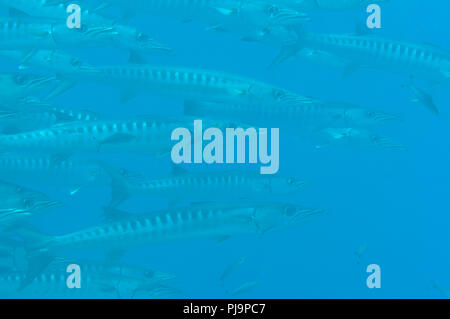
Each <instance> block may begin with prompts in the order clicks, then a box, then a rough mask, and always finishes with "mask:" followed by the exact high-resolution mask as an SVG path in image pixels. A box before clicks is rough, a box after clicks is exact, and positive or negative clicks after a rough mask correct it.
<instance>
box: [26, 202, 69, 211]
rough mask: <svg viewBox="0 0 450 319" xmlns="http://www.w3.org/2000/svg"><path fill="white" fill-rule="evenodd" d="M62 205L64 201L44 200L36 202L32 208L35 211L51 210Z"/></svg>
mask: <svg viewBox="0 0 450 319" xmlns="http://www.w3.org/2000/svg"><path fill="white" fill-rule="evenodd" d="M62 205H63V203H62V202H60V201H57V200H42V201H37V202H35V203H34V205H33V208H32V210H35V211H42V210H49V209H52V208H57V207H61V206H62Z"/></svg>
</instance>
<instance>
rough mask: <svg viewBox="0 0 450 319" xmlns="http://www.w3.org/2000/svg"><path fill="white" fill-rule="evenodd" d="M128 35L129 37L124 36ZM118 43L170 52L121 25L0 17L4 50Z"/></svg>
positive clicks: (133, 47) (127, 47)
mask: <svg viewBox="0 0 450 319" xmlns="http://www.w3.org/2000/svg"><path fill="white" fill-rule="evenodd" d="M124 38H126V39H127V40H124ZM105 46H108V47H118V48H125V49H129V50H137V51H139V52H158V53H159V52H170V50H169V49H167V47H166V46H164V45H161V44H159V43H158V42H156V41H155V40H153V39H152V38H150V37H149V36H148V35H146V34H143V33H140V32H137V31H135V30H129V29H126V27H125V26H120V25H106V26H89V25H87V24H84V25H82V27H81V28H80V29H69V28H67V25H66V23H65V22H33V21H12V20H4V19H3V20H0V49H1V50H30V51H32V50H37V49H47V50H48V49H65V48H79V47H105Z"/></svg>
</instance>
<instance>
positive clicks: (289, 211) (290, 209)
mask: <svg viewBox="0 0 450 319" xmlns="http://www.w3.org/2000/svg"><path fill="white" fill-rule="evenodd" d="M295 213H296V209H295V207H292V206H287V207H285V208H284V211H283V215H284V216H294V215H295Z"/></svg>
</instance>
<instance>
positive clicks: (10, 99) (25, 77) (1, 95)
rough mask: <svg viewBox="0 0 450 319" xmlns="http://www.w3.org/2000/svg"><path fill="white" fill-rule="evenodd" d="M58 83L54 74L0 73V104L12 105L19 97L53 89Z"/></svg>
mask: <svg viewBox="0 0 450 319" xmlns="http://www.w3.org/2000/svg"><path fill="white" fill-rule="evenodd" d="M60 84H61V82H60V80H59V79H58V78H57V77H55V76H48V75H36V74H22V73H0V105H1V106H9V105H13V104H15V103H17V102H18V101H19V100H20V99H24V98H27V97H29V96H32V95H35V94H36V93H38V92H41V91H42V90H47V89H49V90H50V89H54V88H55V87H58V86H59V85H60Z"/></svg>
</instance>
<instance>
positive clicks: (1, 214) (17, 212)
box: [0, 208, 31, 219]
mask: <svg viewBox="0 0 450 319" xmlns="http://www.w3.org/2000/svg"><path fill="white" fill-rule="evenodd" d="M29 215H31V211H30V210H28V209H22V208H10V209H2V210H0V219H5V218H8V217H12V216H29Z"/></svg>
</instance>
